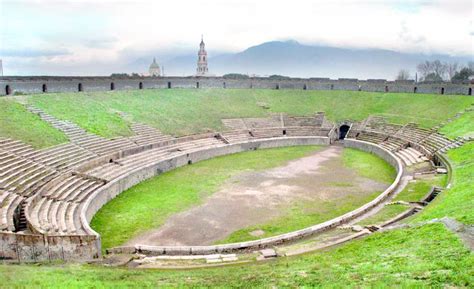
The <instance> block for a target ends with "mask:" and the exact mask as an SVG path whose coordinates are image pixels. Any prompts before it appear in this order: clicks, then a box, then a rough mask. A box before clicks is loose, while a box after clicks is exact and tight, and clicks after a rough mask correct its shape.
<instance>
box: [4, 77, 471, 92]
mask: <svg viewBox="0 0 474 289" xmlns="http://www.w3.org/2000/svg"><path fill="white" fill-rule="evenodd" d="M153 88H196V89H198V88H247V89H248V88H255V89H302V90H347V91H371V92H405V93H433V94H460V95H472V90H473V88H474V85H473V84H455V83H447V82H443V83H415V82H413V81H387V80H384V79H374V80H370V79H369V80H358V79H343V78H340V79H337V80H332V79H329V78H309V79H299V78H291V79H285V80H272V79H268V78H249V79H239V80H235V79H225V78H222V77H160V78H150V77H146V78H129V79H119V78H111V77H40V76H34V77H2V78H0V96H5V95H15V94H37V93H46V92H48V93H49V92H52V93H54V92H83V91H85V92H87V91H110V90H138V89H153Z"/></svg>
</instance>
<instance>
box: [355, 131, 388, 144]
mask: <svg viewBox="0 0 474 289" xmlns="http://www.w3.org/2000/svg"><path fill="white" fill-rule="evenodd" d="M356 138H357V139H358V140H362V141H367V142H371V143H376V144H378V143H381V142H383V141H385V140H386V139H387V136H386V135H383V134H380V133H375V132H366V131H363V132H360V133H359V134H358V135H357V136H356Z"/></svg>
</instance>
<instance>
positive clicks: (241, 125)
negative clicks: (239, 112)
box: [221, 118, 247, 130]
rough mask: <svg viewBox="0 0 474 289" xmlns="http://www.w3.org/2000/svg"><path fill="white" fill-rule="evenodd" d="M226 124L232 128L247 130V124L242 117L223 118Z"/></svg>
mask: <svg viewBox="0 0 474 289" xmlns="http://www.w3.org/2000/svg"><path fill="white" fill-rule="evenodd" d="M221 121H222V123H223V124H224V126H225V127H226V128H228V129H230V130H246V129H247V126H246V125H245V122H244V120H243V119H241V118H229V119H222V120H221Z"/></svg>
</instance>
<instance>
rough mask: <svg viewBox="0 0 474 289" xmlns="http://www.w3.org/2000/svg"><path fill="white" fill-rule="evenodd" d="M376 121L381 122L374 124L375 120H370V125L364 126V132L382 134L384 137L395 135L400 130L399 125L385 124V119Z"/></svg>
mask: <svg viewBox="0 0 474 289" xmlns="http://www.w3.org/2000/svg"><path fill="white" fill-rule="evenodd" d="M377 119H381V121H380V122H376V121H375V119H374V118H372V119H371V121H370V123H367V124H366V127H365V130H366V131H372V132H377V133H382V134H386V135H395V134H396V133H397V132H398V131H399V130H400V129H401V128H402V126H401V125H396V124H389V123H386V121H385V119H383V118H377Z"/></svg>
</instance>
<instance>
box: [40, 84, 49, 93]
mask: <svg viewBox="0 0 474 289" xmlns="http://www.w3.org/2000/svg"><path fill="white" fill-rule="evenodd" d="M41 90H42V91H43V92H44V93H46V92H48V87H47V86H46V84H43V87H42V88H41Z"/></svg>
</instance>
